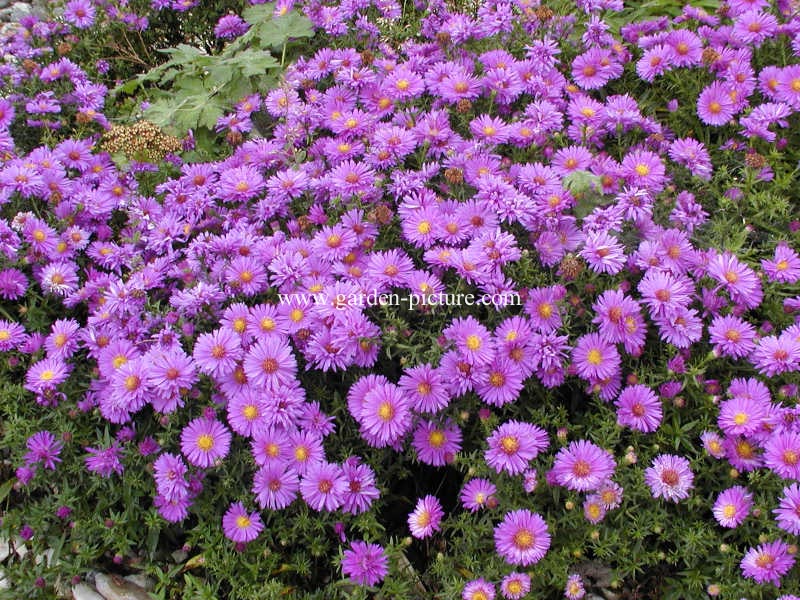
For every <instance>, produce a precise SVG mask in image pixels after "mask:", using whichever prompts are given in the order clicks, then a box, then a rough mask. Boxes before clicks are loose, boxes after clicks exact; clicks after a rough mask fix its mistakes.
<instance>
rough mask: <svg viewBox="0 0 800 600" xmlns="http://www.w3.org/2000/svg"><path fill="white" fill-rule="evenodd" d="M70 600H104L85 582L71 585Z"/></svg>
mask: <svg viewBox="0 0 800 600" xmlns="http://www.w3.org/2000/svg"><path fill="white" fill-rule="evenodd" d="M72 600H104V599H103V597H102V596H101V595H100V594H98V593H97V592H96V591H94V589H92V588H90V587H89V586H88V585H86V584H85V583H79V584H78V585H74V586H72Z"/></svg>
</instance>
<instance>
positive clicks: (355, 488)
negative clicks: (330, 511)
mask: <svg viewBox="0 0 800 600" xmlns="http://www.w3.org/2000/svg"><path fill="white" fill-rule="evenodd" d="M342 473H343V474H344V476H345V479H346V480H347V482H348V483H347V487H346V488H345V491H344V502H343V503H342V510H343V511H344V512H346V513H350V514H353V515H358V514H361V513H364V512H366V511H367V510H369V507H370V506H371V505H372V503H373V502H374V501H375V500H377V499H378V496H380V492H379V491H378V488H377V487H376V485H375V472H374V471H373V470H372V467H370V466H369V465H367V464H364V463H362V462H361V459H360V458H358V457H357V456H351V457H349V458H348V459H346V460H345V461H344V462H343V463H342Z"/></svg>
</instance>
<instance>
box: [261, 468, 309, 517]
mask: <svg viewBox="0 0 800 600" xmlns="http://www.w3.org/2000/svg"><path fill="white" fill-rule="evenodd" d="M299 490H300V477H299V476H298V474H297V471H295V470H294V469H292V468H291V467H287V466H286V465H284V464H281V463H278V462H272V463H269V464H267V465H266V466H264V467H262V468H261V469H259V470H258V471H257V472H256V474H255V476H254V477H253V494H255V496H256V501H257V502H258V505H259V506H260V507H261V508H268V509H270V510H280V509H282V508H286V507H287V506H289V505H290V504H291V503H292V502H294V500H295V498H297V492H298V491H299Z"/></svg>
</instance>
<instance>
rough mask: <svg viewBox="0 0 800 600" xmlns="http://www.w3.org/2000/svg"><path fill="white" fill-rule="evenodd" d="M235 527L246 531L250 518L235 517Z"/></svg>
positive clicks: (244, 516) (245, 516)
mask: <svg viewBox="0 0 800 600" xmlns="http://www.w3.org/2000/svg"><path fill="white" fill-rule="evenodd" d="M236 526H237V527H238V528H239V529H247V528H248V527H250V517H248V516H247V515H239V516H238V517H236Z"/></svg>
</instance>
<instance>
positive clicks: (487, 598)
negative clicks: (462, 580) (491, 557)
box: [461, 578, 495, 600]
mask: <svg viewBox="0 0 800 600" xmlns="http://www.w3.org/2000/svg"><path fill="white" fill-rule="evenodd" d="M494 598H495V589H494V584H492V583H489V582H488V581H486V580H485V579H483V578H480V579H475V580H473V581H470V582H467V584H466V585H465V586H464V589H463V590H461V600H494Z"/></svg>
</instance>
